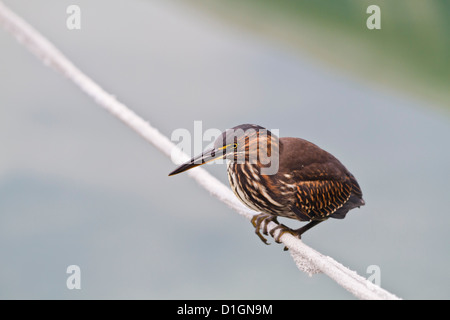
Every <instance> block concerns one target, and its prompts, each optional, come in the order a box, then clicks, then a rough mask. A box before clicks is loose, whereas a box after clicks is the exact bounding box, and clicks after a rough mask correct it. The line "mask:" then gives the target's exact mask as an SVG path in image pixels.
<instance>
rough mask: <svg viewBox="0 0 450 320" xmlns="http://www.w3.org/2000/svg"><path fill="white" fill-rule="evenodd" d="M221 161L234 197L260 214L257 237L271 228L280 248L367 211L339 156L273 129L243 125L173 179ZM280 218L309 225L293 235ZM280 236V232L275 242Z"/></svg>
mask: <svg viewBox="0 0 450 320" xmlns="http://www.w3.org/2000/svg"><path fill="white" fill-rule="evenodd" d="M216 159H228V160H230V161H229V162H228V170H227V171H228V179H229V182H230V185H231V188H232V190H233V192H234V194H235V195H236V196H237V197H238V198H239V199H240V200H241V201H242V202H243V203H244V204H245V205H246V206H248V207H249V208H251V209H253V210H255V211H257V212H260V214H258V215H255V216H254V217H253V219H252V221H251V222H252V224H253V226H254V227H255V233H256V234H257V235H258V236H259V237H260V239H261V240H262V241H263V242H264V243H266V244H268V243H267V240H266V239H265V238H264V237H263V236H262V235H261V229H262V233H263V234H265V235H267V234H268V232H267V224H268V223H269V222H270V221H274V222H275V223H277V224H278V226H277V227H275V228H273V229H272V230H271V232H270V234H271V236H273V237H274V239H275V241H276V242H278V243H279V242H280V237H281V236H282V235H283V234H284V233H286V232H289V233H291V234H293V235H295V236H297V237H298V238H301V235H302V234H303V233H304V232H305V231H307V230H309V229H310V228H312V227H314V226H315V225H317V224H319V223H320V222H322V221H325V220H327V219H328V218H330V217H331V218H337V219H343V218H345V215H346V214H347V212H348V211H349V210H351V209H353V208H356V207H360V206H363V205H364V204H365V203H364V200H363V198H362V192H361V188H360V187H359V185H358V182H357V181H356V179H355V177H354V176H353V175H352V174H351V173H350V172H349V171H348V170H347V169H346V168H345V167H344V165H343V164H342V163H341V162H340V161H339V160H338V159H336V158H335V157H334V156H333V155H331V154H330V153H328V152H326V151H325V150H323V149H321V148H319V147H318V146H316V145H315V144H313V143H311V142H309V141H306V140H304V139H299V138H278V137H277V136H275V135H274V134H272V133H271V132H270V131H268V130H267V129H265V128H263V127H261V126H258V125H253V124H243V125H239V126H236V127H234V128H231V129H228V130H226V131H225V132H223V133H222V135H221V136H219V137H218V138H217V139H216V141H215V142H214V147H213V148H212V149H210V150H207V151H205V152H203V153H202V154H200V155H198V156H196V157H194V158H192V159H191V160H190V161H188V162H186V163H184V164H182V165H181V166H179V167H178V168H177V169H175V170H174V171H173V172H171V173H170V174H169V176H172V175H175V174H178V173H181V172H184V171H186V170H189V169H192V168H195V167H197V166H200V165H202V164H205V163H207V162H210V161H213V160H216ZM277 217H286V218H291V219H296V220H300V221H309V223H308V224H306V225H305V226H303V227H301V228H299V229H296V230H293V229H290V228H288V227H287V226H285V225H283V224H280V223H279V222H278V220H277ZM276 230H279V232H278V233H277V234H276V236H274V234H275V232H276Z"/></svg>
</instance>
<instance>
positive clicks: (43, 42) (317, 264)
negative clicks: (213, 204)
mask: <svg viewBox="0 0 450 320" xmlns="http://www.w3.org/2000/svg"><path fill="white" fill-rule="evenodd" d="M0 24H1V25H3V27H4V28H5V29H6V30H7V31H9V32H10V33H11V34H13V35H14V36H15V37H16V38H17V40H18V41H19V42H20V43H21V44H22V45H24V46H25V47H27V48H28V49H29V50H30V51H31V52H32V53H33V54H34V55H36V56H37V57H38V58H39V59H40V60H41V61H42V62H43V63H44V64H45V65H47V66H50V67H52V68H54V69H55V70H57V71H58V72H61V73H62V74H63V75H64V76H66V77H67V78H68V79H70V80H71V81H73V82H74V83H75V84H76V85H77V86H78V87H79V88H80V89H81V90H82V91H83V92H84V93H86V94H87V95H89V96H90V97H92V98H93V99H94V100H95V102H97V104H99V105H100V106H101V107H103V108H104V109H106V110H107V111H109V112H110V113H112V114H113V115H114V116H115V117H117V118H119V119H120V120H121V121H122V122H124V123H125V124H126V125H127V126H129V127H130V128H131V129H133V130H134V131H136V132H137V133H138V134H139V135H141V136H142V137H143V138H144V139H145V140H147V141H148V142H150V143H151V144H153V145H154V146H156V147H157V148H158V149H159V150H160V151H161V152H163V153H164V154H165V155H166V156H169V157H170V156H171V152H172V150H173V148H175V145H174V144H173V143H172V142H171V141H170V140H169V139H168V138H167V137H166V136H164V135H162V134H161V133H160V132H159V131H158V130H157V129H155V128H154V127H152V126H151V125H150V124H149V123H148V122H147V121H145V120H143V119H142V118H141V117H139V116H138V115H136V114H135V113H134V112H133V111H131V110H130V109H129V108H127V107H126V106H125V105H124V104H123V103H121V102H119V101H117V100H116V99H115V97H114V96H112V95H111V94H109V93H107V92H106V91H104V90H103V89H102V88H101V87H100V86H99V85H98V84H96V83H95V82H94V81H93V80H91V79H90V78H89V77H87V76H86V75H85V74H84V73H83V72H81V71H80V70H79V69H78V68H77V67H76V66H75V65H73V63H72V62H71V61H70V60H68V59H67V58H66V57H65V56H64V55H63V54H62V53H61V52H60V51H59V50H58V49H57V48H56V47H55V46H54V45H53V44H52V43H50V42H49V41H48V40H47V39H46V38H44V37H43V36H42V35H41V34H40V33H39V32H38V31H36V30H35V29H34V28H33V27H32V26H30V25H29V24H28V23H27V22H25V21H24V20H23V19H21V18H20V17H19V16H17V15H16V14H15V13H14V12H12V11H11V10H10V9H8V8H7V7H6V6H5V5H4V4H3V3H2V2H0ZM179 156H180V157H181V158H183V159H186V158H187V155H186V154H183V153H180V155H179ZM188 174H189V176H190V177H192V178H193V179H195V180H196V181H197V182H198V183H199V184H200V185H201V186H202V187H204V188H205V189H206V190H208V191H209V192H210V193H211V194H212V195H213V196H215V197H216V198H218V199H219V200H221V201H222V202H224V203H226V204H227V205H228V206H229V207H231V208H232V209H234V210H236V211H237V212H238V213H239V214H241V215H243V216H244V217H246V218H247V219H249V220H250V219H251V218H252V217H253V215H254V214H256V212H254V211H252V210H250V209H248V208H247V207H245V206H244V205H243V204H242V203H241V202H240V201H238V199H237V198H236V197H235V196H234V194H233V193H232V192H231V190H230V189H229V188H228V187H226V186H225V185H223V184H222V183H221V182H220V181H219V180H217V179H216V178H214V177H213V176H211V175H210V174H209V173H208V172H207V171H205V170H204V169H202V168H196V169H195V170H191V171H189V172H188ZM275 226H276V224H275V223H273V222H271V223H270V224H269V228H268V229H269V230H271V229H272V228H274V227H275ZM281 240H282V242H283V243H284V244H285V245H286V246H287V247H288V248H289V249H290V254H291V255H292V257H293V259H294V261H295V263H296V264H297V266H298V267H299V269H300V270H302V271H305V272H308V273H309V274H313V273H318V272H323V273H324V274H326V275H328V276H329V277H330V278H332V279H333V280H335V281H336V282H337V283H338V284H339V285H341V286H342V287H343V288H345V289H346V290H348V291H349V292H351V293H352V294H353V295H355V296H356V297H357V298H360V299H399V298H398V297H397V296H395V295H393V294H391V293H389V292H387V291H386V290H384V289H382V288H380V287H378V286H376V285H374V284H373V283H372V282H370V281H368V280H366V279H365V278H363V277H361V276H359V275H358V274H357V273H356V272H354V271H351V270H349V269H348V268H346V267H344V266H343V265H342V264H340V263H338V262H336V261H335V260H334V259H332V258H330V257H327V256H324V255H322V254H320V253H319V252H317V251H316V250H314V249H312V248H310V247H308V246H307V245H305V244H304V243H303V242H302V241H301V240H299V239H297V238H295V237H294V236H292V235H290V234H288V233H286V234H284V235H283V236H282V237H281Z"/></svg>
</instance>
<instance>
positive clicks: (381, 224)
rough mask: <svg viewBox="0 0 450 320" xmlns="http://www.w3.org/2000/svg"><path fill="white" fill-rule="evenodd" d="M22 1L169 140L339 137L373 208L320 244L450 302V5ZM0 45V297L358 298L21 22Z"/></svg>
mask: <svg viewBox="0 0 450 320" xmlns="http://www.w3.org/2000/svg"><path fill="white" fill-rule="evenodd" d="M3 2H4V3H5V4H6V5H8V6H9V7H10V8H11V9H13V10H14V11H15V12H16V13H17V14H19V15H20V16H22V17H23V18H24V19H25V20H26V21H28V22H29V23H30V24H31V25H33V26H34V27H36V28H37V29H38V30H39V31H40V32H41V33H42V34H43V35H44V36H45V37H47V38H48V39H49V40H50V41H51V42H53V43H54V44H55V45H56V46H57V47H58V48H59V49H60V50H61V51H62V52H63V53H64V54H65V55H66V56H67V57H68V58H69V59H71V60H72V61H73V62H74V63H75V64H76V65H77V66H78V67H79V68H80V69H81V70H83V71H84V72H85V73H86V74H87V75H88V76H90V77H91V78H92V79H94V80H95V81H96V82H97V83H99V84H100V85H101V86H102V87H103V88H104V89H105V90H107V91H108V92H110V93H112V94H114V95H115V96H116V97H117V98H118V100H120V101H122V102H124V103H125V104H126V105H128V106H129V107H130V108H131V109H133V110H134V111H135V112H136V113H138V114H139V115H141V116H142V117H143V118H144V119H146V120H148V121H149V122H150V123H151V124H152V125H154V126H155V127H157V128H158V129H159V130H160V131H161V132H162V133H164V134H166V135H167V136H169V137H170V136H171V133H172V132H173V131H174V130H175V129H178V128H186V129H188V130H189V131H191V132H192V131H193V126H194V121H196V120H198V121H202V125H203V130H207V129H209V128H218V129H221V130H224V129H226V128H230V127H233V126H235V125H238V124H242V123H256V124H259V125H262V126H264V127H266V128H269V129H279V130H280V136H294V137H302V138H304V139H307V140H310V141H312V142H314V143H316V144H317V145H319V146H320V147H322V148H324V149H325V150H327V151H329V152H331V153H332V154H334V155H335V156H336V157H337V158H338V159H340V160H341V161H342V162H343V163H344V165H346V166H347V168H348V169H349V170H350V171H351V172H352V173H353V174H354V175H355V176H356V178H357V179H358V181H359V183H360V185H361V187H362V190H363V192H364V199H365V201H366V206H365V207H363V208H361V209H360V210H353V211H352V212H350V213H349V214H348V215H347V218H346V219H344V220H335V219H330V220H329V221H327V222H326V223H324V224H321V225H320V226H318V227H317V228H314V229H313V230H312V231H310V232H308V233H307V234H305V236H304V237H303V241H304V242H305V243H306V244H308V245H310V246H311V247H313V248H315V249H317V250H319V251H320V252H322V253H323V254H325V255H329V256H331V257H333V258H334V259H336V260H337V261H339V262H341V263H343V264H344V265H346V266H348V267H349V268H350V269H353V270H355V271H357V272H358V273H359V274H361V275H362V276H366V277H368V276H369V274H368V273H367V272H366V271H367V268H368V267H369V266H370V265H377V266H379V267H380V270H381V286H382V287H383V288H385V289H387V290H388V291H390V292H392V293H394V294H396V295H398V296H399V297H402V298H406V299H449V298H450V275H449V272H448V269H449V267H450V256H449V244H450V243H449V242H450V241H449V239H450V237H449V235H448V227H449V222H450V215H449V208H450V197H449V181H450V170H449V168H448V165H449V163H450V150H449V142H448V139H449V137H450V118H449V116H450V113H449V110H450V90H449V85H450V64H449V63H448V61H449V57H450V37H449V34H450V20H449V16H450V3H449V2H448V1H445V0H442V1H437V0H433V1H419V0H416V1H412V0H398V1H379V0H374V1H361V0H347V1H343V0H341V1H331V0H328V1H325V0H322V1H318V0H316V1H288V0H286V1H284V0H283V1H281V0H277V1H276V0H258V1H256V0H239V1H238V0H228V1H218V0H185V1H182V0H130V1H119V0H108V1H106V0H96V1H87V0H85V1H81V0H80V1H78V0H70V1H66V0H40V1H32V2H30V1H26V0H14V1H13V0H3ZM72 4H76V5H78V6H79V7H80V9H81V29H80V30H69V29H68V28H67V27H66V20H67V18H68V16H69V15H68V14H67V13H66V9H67V7H68V6H69V5H72ZM372 4H376V5H378V6H379V7H380V9H381V30H369V29H368V28H367V27H366V20H367V18H368V17H369V14H367V13H366V9H367V7H368V6H369V5H372ZM0 48H1V51H0V56H1V59H0V148H1V156H0V256H1V257H2V258H1V259H0V298H2V299H77V298H83V299H94V298H96V299H109V298H114V299H353V296H352V295H351V294H350V293H348V292H347V291H345V290H344V289H343V288H341V287H340V286H338V285H337V284H336V283H335V282H334V281H332V280H331V279H329V278H328V277H326V276H324V275H315V276H313V277H309V276H308V275H307V274H304V273H302V272H300V271H299V270H298V269H297V267H296V266H295V263H294V262H293V261H292V259H291V257H290V255H289V254H288V253H286V252H283V251H282V246H281V245H277V244H272V245H271V246H264V245H263V244H262V243H261V242H260V240H259V239H258V238H257V237H256V236H255V234H254V229H253V227H252V226H251V224H250V223H249V222H248V221H246V220H245V219H243V218H242V217H240V216H239V215H238V214H236V213H235V212H234V211H232V210H231V209H229V208H228V207H227V206H226V205H224V204H223V203H221V202H219V201H218V200H216V199H215V198H212V197H210V196H209V195H208V193H207V192H205V190H203V189H201V188H200V187H198V186H197V185H196V183H195V182H194V181H192V180H191V179H189V177H188V176H187V175H179V176H176V177H171V178H169V177H167V174H168V173H169V172H170V171H172V170H173V169H174V167H175V165H174V164H172V163H171V161H170V159H168V158H166V157H164V156H163V155H162V154H160V153H159V152H158V151H157V150H156V149H155V148H154V147H153V146H151V145H149V144H148V143H146V142H145V141H143V139H141V138H140V137H139V136H138V135H136V134H135V133H134V132H133V131H131V130H130V129H129V128H128V127H126V126H124V125H123V124H122V123H120V122H119V121H118V120H117V119H115V118H113V117H112V116H110V115H109V114H107V113H106V112H105V111H103V110H102V109H101V108H99V107H98V106H97V105H96V104H95V102H94V101H92V100H91V99H90V98H88V97H87V96H85V95H84V94H83V93H82V92H80V91H79V89H78V88H76V87H75V86H74V85H73V84H72V83H70V82H69V81H67V80H66V79H65V78H63V77H62V76H61V75H60V74H58V73H56V72H54V71H53V70H51V69H49V68H46V67H45V66H44V65H43V64H42V63H41V62H40V61H38V60H37V59H36V58H35V57H34V56H32V55H31V54H30V53H29V52H28V51H27V50H25V49H24V47H22V46H20V45H19V44H18V42H17V41H16V40H15V39H14V38H13V37H12V36H11V35H10V34H8V33H6V32H5V31H4V30H3V29H1V30H0ZM208 143H209V141H205V143H204V146H206V145H207V144H208ZM207 170H208V171H210V172H211V173H213V174H214V175H215V176H216V177H218V178H219V179H220V180H221V181H223V182H224V183H227V184H228V182H227V178H226V167H225V165H222V166H219V165H211V166H208V167H207ZM283 222H284V223H287V224H288V225H290V226H292V227H297V226H298V225H300V223H298V222H296V221H283ZM271 242H273V240H272V241H271ZM73 264H75V265H78V266H79V267H80V269H81V290H68V289H67V287H66V279H67V277H68V276H69V275H68V274H67V273H66V268H67V267H68V266H69V265H73Z"/></svg>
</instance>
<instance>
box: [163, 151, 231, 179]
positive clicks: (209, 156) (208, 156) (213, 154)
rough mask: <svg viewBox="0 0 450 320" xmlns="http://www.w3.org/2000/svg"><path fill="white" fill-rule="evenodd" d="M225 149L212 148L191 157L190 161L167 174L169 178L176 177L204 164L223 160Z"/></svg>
mask: <svg viewBox="0 0 450 320" xmlns="http://www.w3.org/2000/svg"><path fill="white" fill-rule="evenodd" d="M226 151H227V147H226V146H225V147H221V148H218V149H215V148H212V149H209V150H207V151H205V152H203V153H201V154H199V155H198V156H196V157H193V158H192V159H191V160H189V161H187V162H185V163H183V164H182V165H180V166H179V167H178V168H176V169H175V170H174V171H172V172H171V173H169V176H173V175H176V174H178V173H182V172H184V171H187V170H189V169H192V168H195V167H198V166H201V165H203V164H205V163H208V162H211V161H214V160H217V159H223V158H225V156H226Z"/></svg>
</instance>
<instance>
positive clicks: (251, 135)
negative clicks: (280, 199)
mask: <svg viewBox="0 0 450 320" xmlns="http://www.w3.org/2000/svg"><path fill="white" fill-rule="evenodd" d="M278 153H279V140H278V137H277V136H275V135H273V134H272V133H271V132H270V131H269V130H267V129H265V128H263V127H261V126H258V125H255V124H242V125H239V126H236V127H233V128H231V129H227V130H226V131H224V132H222V134H221V135H220V136H219V137H218V138H217V139H216V140H215V141H214V146H213V147H212V148H211V149H209V150H206V151H204V152H202V153H201V154H199V155H197V156H195V157H193V158H192V159H191V160H189V161H187V162H185V163H183V164H182V165H180V166H179V167H178V168H177V169H175V170H174V171H172V172H171V173H170V174H169V176H172V175H175V174H178V173H181V172H184V171H187V170H189V169H192V168H195V167H198V166H201V165H203V164H205V163H208V162H211V161H214V160H217V159H228V160H231V161H235V162H237V163H239V164H242V163H246V162H247V163H252V164H258V165H260V166H261V167H263V166H265V167H267V166H269V167H273V164H274V163H275V162H276V164H277V167H276V169H277V170H278ZM274 158H276V161H274Z"/></svg>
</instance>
